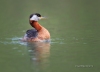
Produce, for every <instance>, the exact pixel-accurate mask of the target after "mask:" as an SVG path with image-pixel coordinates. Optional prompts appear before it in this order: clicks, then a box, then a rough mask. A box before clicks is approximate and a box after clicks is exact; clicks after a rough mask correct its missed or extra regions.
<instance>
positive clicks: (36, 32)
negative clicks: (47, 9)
mask: <svg viewBox="0 0 100 72" xmlns="http://www.w3.org/2000/svg"><path fill="white" fill-rule="evenodd" d="M41 19H45V17H42V16H41V15H40V14H39V13H34V14H31V15H30V17H29V23H30V25H31V26H32V27H33V29H29V30H27V31H26V34H25V35H24V37H23V39H22V41H32V42H36V41H38V42H39V41H49V40H50V33H49V31H48V30H47V29H46V28H44V27H43V26H41V25H40V24H39V23H38V21H39V20H41Z"/></svg>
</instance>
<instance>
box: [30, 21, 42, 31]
mask: <svg viewBox="0 0 100 72" xmlns="http://www.w3.org/2000/svg"><path fill="white" fill-rule="evenodd" d="M30 25H31V26H32V27H34V28H35V29H36V30H37V31H40V30H41V28H42V26H41V25H40V24H39V23H38V22H37V21H30Z"/></svg>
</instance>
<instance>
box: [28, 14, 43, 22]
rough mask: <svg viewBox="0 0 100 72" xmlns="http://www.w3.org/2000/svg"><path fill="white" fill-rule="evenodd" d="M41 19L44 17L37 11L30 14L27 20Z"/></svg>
mask: <svg viewBox="0 0 100 72" xmlns="http://www.w3.org/2000/svg"><path fill="white" fill-rule="evenodd" d="M41 19H45V17H42V16H41V15H40V14H39V13H34V14H31V15H30V17H29V20H31V21H38V20H41Z"/></svg>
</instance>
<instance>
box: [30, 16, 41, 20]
mask: <svg viewBox="0 0 100 72" xmlns="http://www.w3.org/2000/svg"><path fill="white" fill-rule="evenodd" d="M30 20H34V21H38V20H39V18H38V17H37V15H33V17H32V18H30Z"/></svg>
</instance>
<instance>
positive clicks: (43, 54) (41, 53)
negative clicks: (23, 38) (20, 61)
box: [27, 42, 50, 67]
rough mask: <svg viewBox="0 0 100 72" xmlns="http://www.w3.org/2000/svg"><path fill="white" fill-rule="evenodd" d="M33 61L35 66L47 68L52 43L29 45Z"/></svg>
mask: <svg viewBox="0 0 100 72" xmlns="http://www.w3.org/2000/svg"><path fill="white" fill-rule="evenodd" d="M27 46H28V50H29V54H30V57H31V61H32V62H33V64H34V65H40V66H41V65H42V67H43V66H45V65H46V64H48V62H49V61H48V57H49V56H50V42H33V43H30V42H28V43H27Z"/></svg>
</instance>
